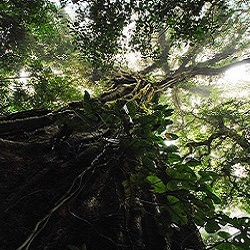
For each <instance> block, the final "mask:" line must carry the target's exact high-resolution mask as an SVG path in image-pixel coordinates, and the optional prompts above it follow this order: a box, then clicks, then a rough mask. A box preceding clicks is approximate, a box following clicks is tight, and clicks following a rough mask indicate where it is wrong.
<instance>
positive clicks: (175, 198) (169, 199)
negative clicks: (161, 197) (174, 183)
mask: <svg viewBox="0 0 250 250" xmlns="http://www.w3.org/2000/svg"><path fill="white" fill-rule="evenodd" d="M167 199H168V201H169V202H170V203H171V204H174V203H177V202H179V201H180V200H179V199H178V198H177V197H175V196H173V195H167Z"/></svg>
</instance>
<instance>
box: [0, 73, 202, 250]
mask: <svg viewBox="0 0 250 250" xmlns="http://www.w3.org/2000/svg"><path fill="white" fill-rule="evenodd" d="M131 79H132V78H131ZM133 84H134V85H133ZM137 84H138V83H137V81H136V79H135V78H134V80H131V84H130V86H132V85H133V86H136V85H137ZM140 84H144V85H143V86H144V87H145V86H146V85H147V84H145V83H140ZM117 86H118V85H117ZM119 86H121V85H119ZM141 89H142V88H141ZM118 92H119V91H118ZM87 99H88V98H86V100H85V103H84V102H82V103H81V102H79V103H77V104H71V105H69V106H68V107H67V108H64V109H61V110H58V111H54V112H51V111H49V110H30V111H25V112H19V113H16V114H12V115H9V116H5V117H1V118H0V170H1V182H0V190H1V191H0V201H1V204H0V220H1V227H0V246H1V247H0V248H1V249H5V250H13V249H16V250H23V249H30V250H43V249H47V250H58V249H60V250H62V249H68V245H75V246H78V247H80V246H82V245H83V244H85V245H86V248H87V249H88V250H99V249H100V250H105V249H108V250H112V249H114V250H116V249H117V250H118V249H119V250H123V249H124V250H125V249H147V250H153V249H157V250H170V249H171V250H178V249H187V248H189V249H197V250H198V249H199V250H200V249H203V244H202V242H201V240H200V238H199V234H198V233H197V230H196V227H195V226H193V228H191V227H188V225H186V226H185V227H183V228H181V229H180V231H178V230H177V231H174V230H172V229H171V231H169V233H166V232H165V233H164V232H163V230H162V228H161V226H160V224H161V223H159V220H160V219H162V217H163V215H161V214H159V211H158V209H157V207H156V205H155V204H154V202H155V199H157V197H156V196H155V195H154V194H153V193H152V192H151V191H150V189H149V188H147V187H146V188H142V187H138V190H137V191H138V192H136V193H135V194H134V193H133V192H131V193H130V192H128V191H127V190H126V188H125V187H124V182H125V181H126V180H128V179H129V178H130V177H131V176H132V175H133V174H134V173H136V172H138V169H137V164H138V161H137V160H136V157H135V156H133V154H132V155H131V152H130V151H129V150H128V152H127V151H126V149H123V148H121V147H120V145H121V144H120V141H121V140H120V138H123V139H124V138H125V139H128V140H129V138H130V135H129V133H128V131H127V128H126V126H127V125H126V124H125V123H121V124H122V126H123V131H122V132H121V131H120V128H121V126H120V128H119V130H118V129H117V124H114V125H112V123H110V124H111V125H110V124H109V125H107V121H105V122H103V117H102V118H100V115H99V114H98V113H90V112H89V109H91V108H93V105H95V103H96V102H94V103H92V104H91V105H88V104H89V103H88V101H89V100H87ZM111 99H119V98H118V95H113V96H112V98H111V95H107V94H106V95H103V96H102V97H101V98H100V100H101V102H102V103H105V102H107V101H109V100H111ZM86 103H87V104H86ZM80 106H81V107H80ZM104 106H105V105H104ZM107 109H108V107H107ZM121 112H122V111H121ZM111 114H112V112H111ZM108 118H110V117H108ZM108 118H107V120H108ZM115 126H116V127H115ZM114 127H115V128H114ZM118 131H119V133H118ZM140 200H143V201H144V202H145V203H142V202H141V201H140ZM166 216H167V215H166ZM163 219H164V220H166V221H169V218H163ZM170 227H171V225H170V224H169V229H170ZM190 228H191V229H190ZM180 234H181V237H180ZM190 236H191V237H190Z"/></svg>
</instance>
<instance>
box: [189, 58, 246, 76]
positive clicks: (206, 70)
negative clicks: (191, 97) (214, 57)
mask: <svg viewBox="0 0 250 250" xmlns="http://www.w3.org/2000/svg"><path fill="white" fill-rule="evenodd" d="M247 63H250V58H246V59H243V60H241V61H237V62H233V63H230V64H228V65H226V66H222V67H220V68H211V67H194V68H193V70H192V71H191V75H193V76H195V75H206V76H216V75H220V74H222V73H224V72H225V71H227V70H229V69H232V68H234V67H236V66H241V65H244V64H247Z"/></svg>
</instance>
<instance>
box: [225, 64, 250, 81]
mask: <svg viewBox="0 0 250 250" xmlns="http://www.w3.org/2000/svg"><path fill="white" fill-rule="evenodd" d="M224 78H225V80H227V81H228V82H230V83H237V82H239V81H241V82H248V81H250V67H249V65H248V64H245V65H241V66H237V67H234V68H232V69H229V70H227V71H226V73H225V76H224Z"/></svg>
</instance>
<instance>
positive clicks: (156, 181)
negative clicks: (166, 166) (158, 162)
mask: <svg viewBox="0 0 250 250" xmlns="http://www.w3.org/2000/svg"><path fill="white" fill-rule="evenodd" d="M147 180H148V181H149V182H150V183H151V185H152V186H153V191H154V192H156V193H159V194H161V193H165V192H166V186H165V185H164V183H163V182H162V181H161V179H160V178H158V177H157V176H155V175H150V176H148V177H147Z"/></svg>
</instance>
